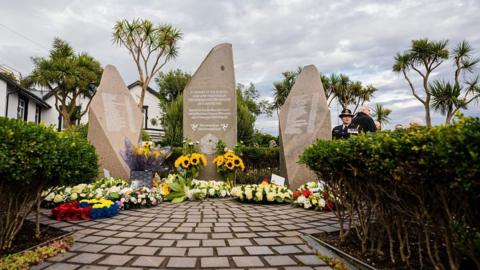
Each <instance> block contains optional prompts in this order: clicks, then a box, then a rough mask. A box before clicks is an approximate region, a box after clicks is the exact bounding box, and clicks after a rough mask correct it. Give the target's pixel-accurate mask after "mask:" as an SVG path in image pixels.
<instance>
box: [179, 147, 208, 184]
mask: <svg viewBox="0 0 480 270" xmlns="http://www.w3.org/2000/svg"><path fill="white" fill-rule="evenodd" d="M174 165H175V168H176V169H177V170H178V171H179V173H181V174H182V175H183V176H184V177H187V178H189V179H193V178H197V177H198V175H199V174H200V171H201V170H202V168H203V167H205V166H207V158H206V157H205V155H204V154H202V153H200V149H199V148H198V141H197V142H193V141H190V140H185V141H184V143H183V148H182V155H181V156H180V157H178V158H177V159H176V160H175V164H174Z"/></svg>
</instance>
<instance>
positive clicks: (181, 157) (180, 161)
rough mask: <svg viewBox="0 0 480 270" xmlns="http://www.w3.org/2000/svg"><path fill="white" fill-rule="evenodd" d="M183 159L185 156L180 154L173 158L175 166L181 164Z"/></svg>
mask: <svg viewBox="0 0 480 270" xmlns="http://www.w3.org/2000/svg"><path fill="white" fill-rule="evenodd" d="M184 159H185V156H180V157H178V158H177V159H176V160H175V168H178V167H180V165H182V164H183V160H184Z"/></svg>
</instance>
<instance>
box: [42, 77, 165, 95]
mask: <svg viewBox="0 0 480 270" xmlns="http://www.w3.org/2000/svg"><path fill="white" fill-rule="evenodd" d="M136 86H140V81H135V82H133V83H131V84H129V85H128V86H127V88H128V90H132V89H133V88H134V87H136ZM147 91H148V92H149V93H150V94H152V95H154V96H156V97H158V92H157V91H155V90H154V89H153V88H151V87H150V86H149V87H147ZM51 96H53V91H50V92H48V93H47V94H45V95H44V96H43V100H47V99H49V98H50V97H51Z"/></svg>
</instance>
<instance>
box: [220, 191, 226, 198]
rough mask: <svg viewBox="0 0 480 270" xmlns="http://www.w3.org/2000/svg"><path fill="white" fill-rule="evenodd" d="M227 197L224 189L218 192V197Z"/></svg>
mask: <svg viewBox="0 0 480 270" xmlns="http://www.w3.org/2000/svg"><path fill="white" fill-rule="evenodd" d="M225 196H227V191H226V190H225V189H222V191H220V197H225Z"/></svg>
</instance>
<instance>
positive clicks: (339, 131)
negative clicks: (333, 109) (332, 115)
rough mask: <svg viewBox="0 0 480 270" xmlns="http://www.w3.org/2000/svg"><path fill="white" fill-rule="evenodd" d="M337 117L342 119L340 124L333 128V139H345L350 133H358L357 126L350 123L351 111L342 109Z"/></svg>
mask: <svg viewBox="0 0 480 270" xmlns="http://www.w3.org/2000/svg"><path fill="white" fill-rule="evenodd" d="M338 117H340V119H342V124H341V125H339V126H336V127H334V128H333V130H332V138H333V139H347V138H348V137H350V135H356V134H358V131H357V128H356V127H355V126H354V125H353V124H352V117H353V114H352V111H350V110H349V109H344V110H343V111H342V113H341V114H340V115H339V116H338Z"/></svg>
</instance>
